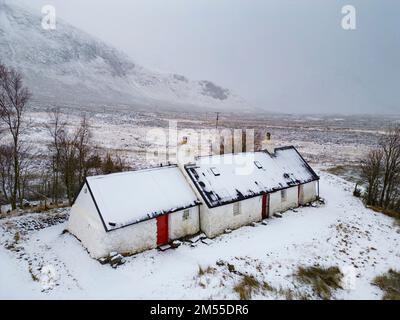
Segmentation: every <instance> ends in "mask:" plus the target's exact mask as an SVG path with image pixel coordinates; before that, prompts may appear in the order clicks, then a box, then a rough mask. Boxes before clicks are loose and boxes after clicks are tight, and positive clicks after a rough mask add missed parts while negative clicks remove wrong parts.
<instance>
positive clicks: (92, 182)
mask: <svg viewBox="0 0 400 320" xmlns="http://www.w3.org/2000/svg"><path fill="white" fill-rule="evenodd" d="M199 204H200V202H199V200H198V198H197V196H196V195H195V193H194V192H193V190H192V188H191V187H190V185H189V184H188V183H187V181H186V179H185V177H184V175H183V174H182V172H181V170H180V169H179V168H178V167H177V166H176V165H171V166H164V167H157V168H151V169H145V170H138V171H130V172H122V173H115V174H109V175H102V176H94V177H88V178H86V181H85V183H84V185H83V186H82V188H81V190H80V192H79V194H78V195H77V197H76V199H75V201H74V204H73V206H72V208H71V213H70V218H69V224H68V231H69V232H70V233H72V234H73V235H75V236H76V237H77V238H78V239H79V240H80V241H81V242H82V244H83V245H84V246H85V247H86V248H87V250H88V251H89V253H90V255H91V256H92V257H94V258H100V257H103V256H107V255H108V254H109V253H110V252H113V251H115V252H119V253H127V254H133V253H137V252H140V251H144V250H146V249H152V248H156V247H157V246H161V245H164V244H166V243H168V242H170V241H172V240H174V239H179V238H181V237H184V236H187V235H192V234H196V233H198V232H199V230H200V223H199Z"/></svg>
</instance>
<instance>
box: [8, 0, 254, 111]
mask: <svg viewBox="0 0 400 320" xmlns="http://www.w3.org/2000/svg"><path fill="white" fill-rule="evenodd" d="M41 19H42V17H41V16H40V15H39V14H36V13H34V12H32V10H30V9H27V8H22V7H20V6H17V5H15V4H12V3H11V1H4V0H0V60H2V62H3V63H5V64H7V65H10V66H13V67H15V68H17V69H18V70H19V71H20V72H22V74H23V75H24V77H25V81H26V84H27V85H28V86H29V87H30V89H31V91H32V92H33V93H34V97H35V100H37V101H39V102H62V103H64V104H68V103H71V104H78V105H79V104H82V103H94V104H96V103H102V104H117V103H125V104H132V105H145V106H153V107H157V108H162V107H178V108H183V107H193V106H196V107H197V106H200V107H205V108H212V109H221V110H231V111H235V110H246V109H249V108H250V107H249V106H248V104H247V103H246V102H245V101H244V100H243V99H242V98H240V97H239V96H237V95H235V94H234V93H232V92H231V91H230V90H228V89H225V88H222V87H219V86H217V85H215V84H214V83H212V82H210V81H193V80H190V79H187V78H186V77H184V76H181V75H176V74H161V73H156V72H153V71H150V70H148V69H146V68H144V67H142V66H140V65H137V64H136V63H134V62H133V61H131V59H130V58H129V57H128V56H126V55H125V54H123V53H121V52H119V51H117V50H116V49H114V48H113V47H111V46H108V45H106V44H104V43H103V42H101V41H100V40H98V39H96V38H94V37H92V36H90V35H88V34H86V33H85V32H83V31H81V30H79V29H77V28H74V27H72V26H70V25H69V24H67V23H65V22H63V21H60V19H58V20H57V29H56V30H44V29H42V27H41Z"/></svg>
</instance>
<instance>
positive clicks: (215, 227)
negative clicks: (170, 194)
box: [200, 196, 262, 238]
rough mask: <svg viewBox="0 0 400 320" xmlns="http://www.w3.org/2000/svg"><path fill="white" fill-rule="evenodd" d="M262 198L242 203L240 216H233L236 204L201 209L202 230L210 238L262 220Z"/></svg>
mask: <svg viewBox="0 0 400 320" xmlns="http://www.w3.org/2000/svg"><path fill="white" fill-rule="evenodd" d="M261 201H262V197H261V196H260V197H254V198H251V199H246V200H243V201H240V206H241V210H240V214H238V215H234V214H233V206H234V204H227V205H224V206H220V207H216V208H213V209H209V208H208V207H207V206H206V205H203V206H201V207H200V228H201V230H202V231H203V232H204V233H205V234H206V235H207V236H208V237H210V238H212V237H215V236H217V235H218V234H221V233H223V232H224V231H225V229H236V228H239V227H241V226H244V225H247V224H249V223H250V222H254V221H260V220H261Z"/></svg>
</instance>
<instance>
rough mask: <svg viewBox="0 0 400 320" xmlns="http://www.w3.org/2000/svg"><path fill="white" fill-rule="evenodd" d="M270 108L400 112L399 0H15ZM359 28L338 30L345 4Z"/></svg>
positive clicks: (153, 64)
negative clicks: (352, 9)
mask: <svg viewBox="0 0 400 320" xmlns="http://www.w3.org/2000/svg"><path fill="white" fill-rule="evenodd" d="M19 1H20V2H24V3H26V4H28V5H29V6H31V7H33V8H34V9H36V8H37V10H38V12H39V13H40V8H41V6H42V5H44V4H52V5H54V6H55V8H56V10H57V15H58V16H59V17H61V18H63V19H64V20H66V21H68V22H70V23H71V24H73V25H75V26H77V27H79V28H81V29H83V30H85V31H87V32H88V33H90V34H93V35H95V36H97V37H98V38H100V39H102V40H104V41H106V42H107V43H109V44H112V45H114V46H115V47H117V48H118V49H121V50H122V51H124V52H125V53H127V54H128V55H130V56H131V57H132V58H133V60H134V61H136V62H137V63H139V64H142V65H144V66H146V67H148V68H152V69H155V70H158V71H165V72H173V73H180V74H183V75H186V76H188V77H190V78H193V79H199V80H200V79H207V80H212V81H214V82H216V83H217V84H220V85H222V86H225V87H228V88H230V89H233V90H235V91H236V92H237V93H238V94H240V95H242V96H243V97H244V98H246V99H247V100H248V101H250V102H251V103H253V104H254V105H257V106H259V107H262V108H264V109H266V110H271V111H280V112H296V113H313V112H324V113H328V112H329V113H335V112H338V113H400V1H399V0H347V1H341V0H324V1H321V0H269V1H268V0H113V1H111V0H68V1H67V0H53V1H51V0H19ZM346 4H351V5H353V6H354V7H355V8H356V18H357V21H356V22H357V25H356V27H357V29H356V30H350V31H346V30H343V29H342V27H341V19H342V17H343V15H342V13H341V9H342V6H343V5H346Z"/></svg>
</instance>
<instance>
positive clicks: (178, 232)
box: [168, 206, 200, 240]
mask: <svg viewBox="0 0 400 320" xmlns="http://www.w3.org/2000/svg"><path fill="white" fill-rule="evenodd" d="M187 210H189V217H188V219H186V220H184V219H183V214H184V212H185V210H180V211H177V212H173V213H171V214H169V215H168V236H169V240H175V239H179V238H182V237H184V236H187V235H192V234H196V233H197V232H199V231H200V224H199V206H196V207H192V208H190V209H187Z"/></svg>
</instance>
